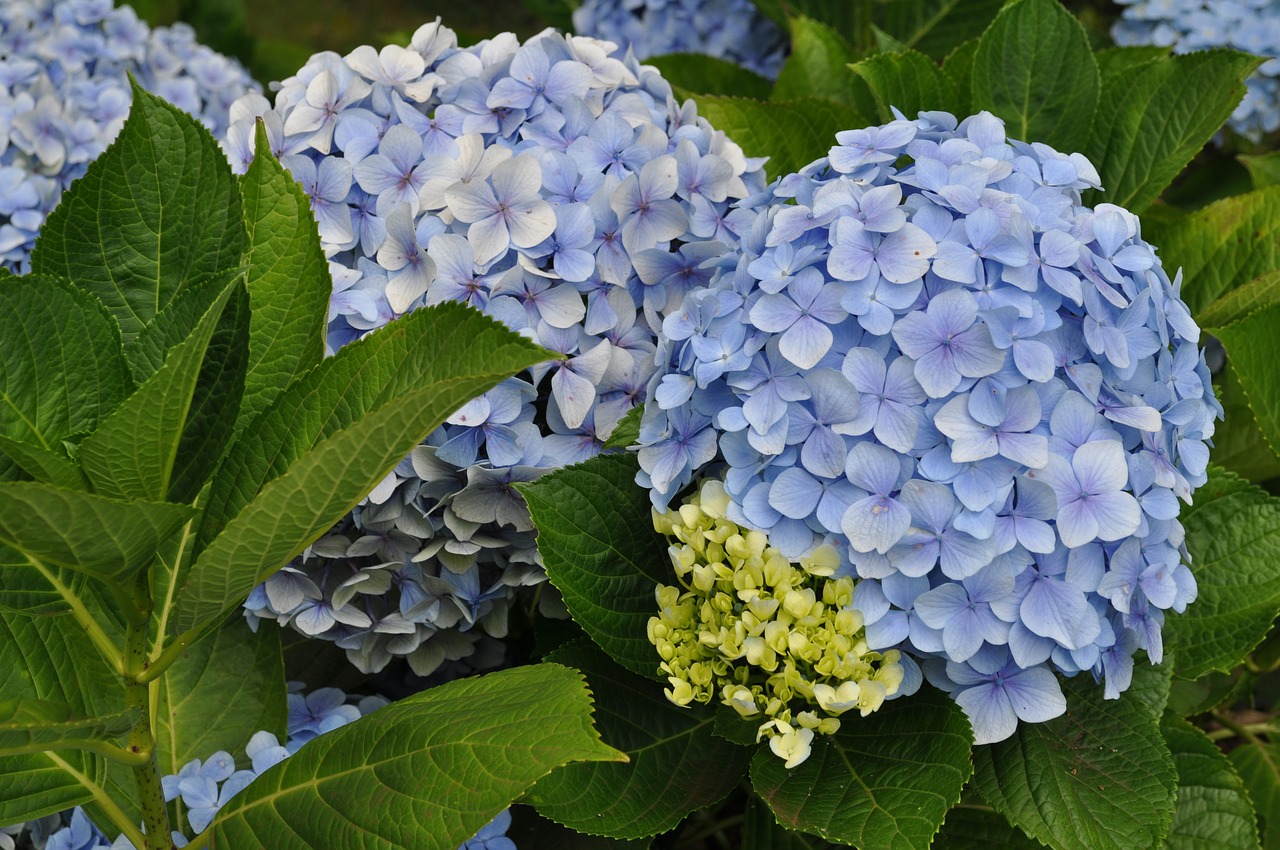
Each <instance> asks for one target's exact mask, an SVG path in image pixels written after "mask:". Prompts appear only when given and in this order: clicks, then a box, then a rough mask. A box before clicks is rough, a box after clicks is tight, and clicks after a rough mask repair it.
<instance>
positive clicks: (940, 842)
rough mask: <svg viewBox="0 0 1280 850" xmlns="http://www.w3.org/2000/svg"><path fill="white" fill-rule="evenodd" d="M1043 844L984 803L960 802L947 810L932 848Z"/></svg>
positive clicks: (1004, 849)
mask: <svg viewBox="0 0 1280 850" xmlns="http://www.w3.org/2000/svg"><path fill="white" fill-rule="evenodd" d="M1043 847H1044V845H1043V844H1041V843H1040V842H1039V841H1036V840H1035V839H1034V838H1031V837H1030V836H1028V835H1027V834H1026V833H1025V832H1023V831H1022V830H1020V829H1018V828H1017V827H1016V826H1014V825H1013V824H1011V823H1009V822H1008V821H1007V820H1005V819H1004V817H1002V816H1001V815H999V814H998V813H996V812H995V811H993V810H991V809H990V808H987V807H985V806H983V807H978V806H966V805H964V804H963V803H962V804H961V805H959V806H956V807H955V808H954V809H952V810H951V811H949V812H947V820H946V822H945V823H944V824H943V825H942V832H940V833H938V837H937V838H936V839H934V842H933V850H1041V848H1043Z"/></svg>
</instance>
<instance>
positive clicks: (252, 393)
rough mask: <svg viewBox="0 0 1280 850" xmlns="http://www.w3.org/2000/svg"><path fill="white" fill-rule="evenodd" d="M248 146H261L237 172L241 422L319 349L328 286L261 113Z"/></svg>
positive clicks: (298, 196)
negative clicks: (242, 316) (242, 302)
mask: <svg viewBox="0 0 1280 850" xmlns="http://www.w3.org/2000/svg"><path fill="white" fill-rule="evenodd" d="M255 150H256V151H261V153H260V154H256V155H255V156H254V159H253V163H252V164H251V165H250V166H249V170H248V172H247V173H246V174H245V175H244V176H243V177H241V178H240V194H241V196H242V197H243V199H244V218H245V224H246V226H247V227H248V231H249V250H248V252H247V254H246V255H245V260H246V262H247V263H248V266H249V273H248V276H247V278H246V280H245V286H246V288H247V289H248V290H249V304H250V305H251V307H252V308H253V318H252V320H251V324H250V326H249V370H248V374H247V375H246V377H245V384H244V399H243V400H242V401H241V403H240V416H239V424H240V425H241V426H243V425H246V424H248V423H249V422H250V421H251V420H252V419H253V417H254V416H256V415H257V414H259V413H261V412H262V411H263V410H265V409H266V408H267V407H268V406H269V405H270V403H271V401H272V400H273V399H275V398H276V396H278V395H279V394H280V393H281V392H283V391H284V388H285V387H287V386H289V384H290V383H292V382H293V381H294V379H296V378H297V377H298V376H299V375H301V374H302V373H303V372H305V371H306V370H307V369H310V368H311V367H312V366H314V365H315V364H316V363H319V362H320V359H321V358H322V357H324V335H325V324H326V322H327V320H328V315H329V298H330V296H331V295H332V293H333V281H332V280H331V279H330V277H329V266H328V263H327V261H326V260H325V257H324V252H323V251H322V250H320V235H319V232H318V231H317V230H316V222H315V218H314V217H313V215H312V212H311V206H310V201H309V200H308V199H307V195H306V192H304V191H303V189H302V186H301V184H299V183H298V182H297V181H295V180H294V179H293V178H292V177H291V176H290V175H289V174H288V172H286V171H285V170H284V168H282V167H281V165H280V163H279V162H277V161H276V158H275V157H274V156H273V155H272V153H271V145H270V144H269V143H268V142H267V141H266V129H265V127H264V125H263V124H262V122H261V121H259V122H258V127H257V136H256V140H255Z"/></svg>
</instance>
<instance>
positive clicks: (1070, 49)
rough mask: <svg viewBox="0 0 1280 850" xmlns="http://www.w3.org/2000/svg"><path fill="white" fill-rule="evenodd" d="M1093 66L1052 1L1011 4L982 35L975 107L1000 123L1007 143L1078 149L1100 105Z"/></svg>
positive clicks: (1071, 22)
mask: <svg viewBox="0 0 1280 850" xmlns="http://www.w3.org/2000/svg"><path fill="white" fill-rule="evenodd" d="M1099 85H1100V83H1099V74H1098V64H1097V62H1096V61H1095V60H1094V58H1093V51H1092V50H1090V49H1089V37H1088V35H1086V34H1085V31H1084V27H1082V26H1081V25H1080V22H1079V21H1078V20H1076V18H1075V16H1074V15H1072V14H1071V13H1070V12H1068V11H1067V10H1066V9H1065V8H1064V7H1063V5H1062V4H1061V3H1059V2H1058V0H1017V2H1014V3H1010V4H1009V5H1007V6H1005V7H1004V9H1002V10H1001V12H1000V14H999V15H997V16H996V19H995V21H994V22H993V23H992V24H991V26H990V28H988V29H987V31H986V32H985V33H983V35H982V40H981V41H980V42H979V43H978V49H977V52H976V53H975V54H974V60H973V78H972V96H973V109H974V110H975V111H976V110H979V109H987V110H990V111H991V112H993V113H994V114H995V115H997V116H998V117H1000V118H1003V119H1004V120H1005V131H1006V132H1007V133H1008V135H1009V137H1010V138H1012V139H1019V140H1021V141H1024V142H1044V143H1045V144H1048V145H1052V146H1053V147H1055V148H1057V149H1058V150H1060V151H1063V152H1067V153H1070V152H1073V151H1079V150H1082V149H1083V148H1084V146H1085V144H1086V143H1087V142H1088V140H1089V126H1090V124H1091V123H1092V121H1093V115H1094V112H1095V111H1096V110H1097V108H1098V92H1099Z"/></svg>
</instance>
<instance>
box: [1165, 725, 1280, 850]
mask: <svg viewBox="0 0 1280 850" xmlns="http://www.w3.org/2000/svg"><path fill="white" fill-rule="evenodd" d="M1160 728H1161V730H1162V731H1163V732H1164V740H1165V743H1167V744H1168V745H1169V751H1170V752H1171V753H1173V763H1174V764H1175V765H1176V766H1177V768H1178V804H1177V808H1175V809H1174V811H1173V824H1172V825H1171V826H1170V827H1169V835H1168V837H1167V838H1166V839H1165V843H1164V846H1165V848H1166V850H1257V848H1259V847H1260V846H1261V845H1260V844H1259V843H1258V826H1257V823H1256V822H1255V819H1254V812H1253V804H1252V803H1250V802H1249V795H1248V794H1247V793H1246V791H1245V787H1244V784H1243V783H1242V782H1241V781H1240V777H1239V776H1238V775H1237V774H1236V771H1235V769H1234V768H1233V767H1232V766H1231V762H1230V761H1229V760H1228V759H1227V757H1226V755H1225V754H1224V753H1223V752H1222V750H1220V749H1218V747H1217V745H1216V744H1214V743H1213V741H1210V740H1209V739H1208V738H1206V737H1205V735H1204V733H1203V732H1201V731H1200V730H1199V729H1197V728H1196V727H1194V726H1192V725H1191V724H1190V723H1188V722H1187V721H1185V720H1183V719H1182V718H1180V717H1177V716H1175V715H1172V714H1166V715H1165V717H1164V720H1163V721H1162V722H1161V724H1160Z"/></svg>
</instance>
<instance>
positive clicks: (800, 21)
mask: <svg viewBox="0 0 1280 850" xmlns="http://www.w3.org/2000/svg"><path fill="white" fill-rule="evenodd" d="M788 26H789V27H790V29H791V55H790V56H788V57H787V61H786V63H785V64H784V65H783V66H782V70H781V71H779V72H778V81H777V83H775V84H774V86H773V94H772V95H771V98H772V99H773V100H782V101H785V100H796V99H797V98H805V97H809V98H814V97H816V98H824V99H826V100H833V101H835V102H836V103H843V104H845V105H846V106H850V107H852V108H853V109H854V110H855V111H856V112H857V114H859V115H862V116H867V117H870V116H873V115H875V113H876V105H875V100H874V99H873V98H872V97H871V91H870V90H869V89H868V88H867V85H866V83H865V82H863V81H862V80H861V79H859V78H858V77H857V75H855V74H854V73H853V71H851V70H850V68H849V65H850V64H852V63H853V62H855V61H856V60H857V58H858V55H857V53H856V52H854V49H853V46H852V45H850V44H849V42H848V41H846V40H845V39H844V37H843V36H841V35H840V33H838V32H836V31H835V30H833V29H832V28H831V27H829V26H827V25H826V24H824V23H822V22H821V21H815V20H814V19H813V18H808V17H805V16H804V15H797V16H795V17H793V18H791V20H790V21H788ZM841 129H844V130H853V129H856V128H855V127H852V126H850V127H843V128H841Z"/></svg>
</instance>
